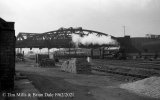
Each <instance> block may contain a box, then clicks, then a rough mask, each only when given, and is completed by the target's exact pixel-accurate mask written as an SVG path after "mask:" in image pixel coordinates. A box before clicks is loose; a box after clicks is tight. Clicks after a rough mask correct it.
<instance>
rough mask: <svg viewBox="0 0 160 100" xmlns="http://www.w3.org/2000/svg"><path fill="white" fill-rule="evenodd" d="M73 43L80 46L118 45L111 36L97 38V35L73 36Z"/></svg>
mask: <svg viewBox="0 0 160 100" xmlns="http://www.w3.org/2000/svg"><path fill="white" fill-rule="evenodd" d="M71 36H72V41H73V43H74V44H75V45H76V46H78V45H79V44H83V45H90V44H92V45H107V44H108V45H109V44H110V45H116V44H117V41H116V40H114V39H112V38H111V36H105V35H102V36H97V35H96V34H89V35H86V36H83V37H81V36H80V35H78V34H72V35H71Z"/></svg>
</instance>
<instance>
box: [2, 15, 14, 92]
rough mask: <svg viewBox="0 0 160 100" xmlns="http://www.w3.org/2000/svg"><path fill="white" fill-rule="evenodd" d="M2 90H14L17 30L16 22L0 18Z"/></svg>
mask: <svg viewBox="0 0 160 100" xmlns="http://www.w3.org/2000/svg"><path fill="white" fill-rule="evenodd" d="M0 34H1V36H0V38H1V39H0V56H1V59H0V90H11V89H13V88H14V75H15V30H14V22H6V21H5V20H3V19H2V18H0Z"/></svg>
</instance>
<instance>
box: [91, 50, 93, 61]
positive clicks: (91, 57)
mask: <svg viewBox="0 0 160 100" xmlns="http://www.w3.org/2000/svg"><path fill="white" fill-rule="evenodd" d="M91 58H92V59H93V49H91Z"/></svg>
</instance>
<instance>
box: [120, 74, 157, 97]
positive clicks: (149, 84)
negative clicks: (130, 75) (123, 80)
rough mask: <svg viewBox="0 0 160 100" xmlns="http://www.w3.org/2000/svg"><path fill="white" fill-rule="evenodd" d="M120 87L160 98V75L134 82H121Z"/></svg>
mask: <svg viewBox="0 0 160 100" xmlns="http://www.w3.org/2000/svg"><path fill="white" fill-rule="evenodd" d="M120 87H121V88H123V89H127V90H130V91H133V92H135V93H137V94H142V95H146V96H149V97H153V98H158V99H160V77H150V78H146V79H143V80H139V81H136V82H133V83H127V84H121V85H120Z"/></svg>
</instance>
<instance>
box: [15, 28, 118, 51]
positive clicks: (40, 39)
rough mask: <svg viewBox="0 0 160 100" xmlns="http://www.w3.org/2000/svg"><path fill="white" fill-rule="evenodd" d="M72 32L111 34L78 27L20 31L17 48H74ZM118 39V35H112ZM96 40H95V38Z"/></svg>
mask: <svg viewBox="0 0 160 100" xmlns="http://www.w3.org/2000/svg"><path fill="white" fill-rule="evenodd" d="M72 34H78V35H80V36H85V35H89V34H96V35H97V36H102V35H103V36H109V35H108V34H105V33H102V32H98V31H93V30H88V29H82V28H81V27H78V28H72V27H70V28H60V29H58V30H55V31H49V32H44V33H19V34H18V35H17V37H16V48H72V47H75V45H74V44H73V42H72V37H71V35H72ZM111 38H112V39H114V40H116V37H114V36H111ZM93 41H94V40H93ZM99 46H100V45H92V44H91V45H87V46H86V45H82V44H81V45H79V47H81V48H94V47H99ZM101 46H115V45H113V44H107V45H106V44H105V45H101Z"/></svg>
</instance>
